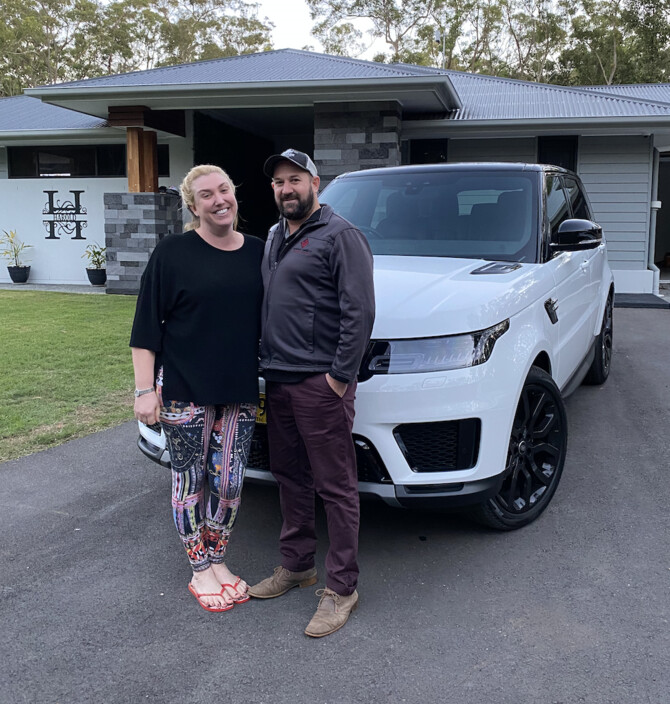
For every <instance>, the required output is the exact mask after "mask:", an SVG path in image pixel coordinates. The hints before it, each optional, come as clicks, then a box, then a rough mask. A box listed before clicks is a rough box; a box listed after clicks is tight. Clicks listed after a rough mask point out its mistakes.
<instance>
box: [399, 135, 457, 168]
mask: <svg viewBox="0 0 670 704" xmlns="http://www.w3.org/2000/svg"><path fill="white" fill-rule="evenodd" d="M448 141H449V140H447V139H412V140H410V143H409V163H410V164H441V163H445V162H446V161H447V142H448Z"/></svg>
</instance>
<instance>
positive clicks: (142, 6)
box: [0, 0, 272, 95]
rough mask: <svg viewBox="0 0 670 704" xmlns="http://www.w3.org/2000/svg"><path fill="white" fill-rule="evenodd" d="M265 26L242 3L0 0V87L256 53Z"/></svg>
mask: <svg viewBox="0 0 670 704" xmlns="http://www.w3.org/2000/svg"><path fill="white" fill-rule="evenodd" d="M270 29H271V25H270V24H269V23H268V22H267V20H259V19H258V17H257V6H256V5H252V4H248V3H247V2H244V0H177V1H174V0H111V1H110V2H103V0H65V1H63V0H3V2H2V4H0V76H2V83H1V84H0V91H1V94H2V95H15V94H17V93H20V92H21V90H22V89H23V88H24V87H29V86H36V85H43V84H50V83H55V82H59V81H67V80H79V79H82V78H91V77H96V76H101V75H107V74H110V73H123V72H127V71H135V70H141V69H149V68H153V67H155V66H163V65H171V64H176V63H187V62H191V61H197V60H201V59H213V58H218V57H221V56H233V55H236V54H240V53H249V52H254V51H263V50H266V49H270V48H272V47H271V43H270Z"/></svg>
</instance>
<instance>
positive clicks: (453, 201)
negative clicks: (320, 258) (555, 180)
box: [319, 171, 538, 262]
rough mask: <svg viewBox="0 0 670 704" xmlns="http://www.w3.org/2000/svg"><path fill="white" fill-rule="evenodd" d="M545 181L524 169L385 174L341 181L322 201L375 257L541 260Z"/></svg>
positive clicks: (332, 186)
mask: <svg viewBox="0 0 670 704" xmlns="http://www.w3.org/2000/svg"><path fill="white" fill-rule="evenodd" d="M537 182H538V177H537V174H536V173H534V172H529V173H523V172H519V171H494V172H488V173H485V172H476V171H470V172H463V171H461V172H459V171H442V172H439V171H434V172H430V171H426V172H416V173H390V174H379V173H378V172H377V173H376V174H374V175H372V174H371V175H370V176H365V175H356V176H355V177H352V178H347V177H344V178H341V179H339V180H336V181H334V182H333V183H331V184H330V185H329V186H328V187H327V188H326V189H325V190H324V191H323V193H322V194H321V196H320V197H319V200H320V201H321V202H322V203H328V204H329V205H330V206H331V207H332V208H333V209H334V210H335V212H337V213H339V214H340V215H341V216H342V217H344V218H346V219H347V220H349V221H350V222H352V223H354V225H356V226H357V227H358V228H359V229H360V230H361V231H362V232H363V233H364V234H365V236H366V237H367V239H368V242H369V243H370V247H371V249H372V252H373V254H389V255H396V256H424V257H462V258H466V259H487V260H494V261H512V262H535V261H537V260H536V255H537V235H536V233H537V217H536V216H535V215H534V214H535V213H537V212H538V208H537V189H536V188H535V184H536V183H537Z"/></svg>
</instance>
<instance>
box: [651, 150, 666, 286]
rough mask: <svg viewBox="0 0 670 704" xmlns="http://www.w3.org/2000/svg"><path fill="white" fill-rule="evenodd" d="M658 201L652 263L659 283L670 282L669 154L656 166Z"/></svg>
mask: <svg viewBox="0 0 670 704" xmlns="http://www.w3.org/2000/svg"><path fill="white" fill-rule="evenodd" d="M658 199H659V200H660V201H661V203H662V206H663V207H662V208H661V209H660V210H659V211H658V214H657V215H656V248H655V251H654V262H655V263H656V266H658V267H659V268H660V269H661V281H663V282H665V281H670V154H661V158H660V162H659V165H658Z"/></svg>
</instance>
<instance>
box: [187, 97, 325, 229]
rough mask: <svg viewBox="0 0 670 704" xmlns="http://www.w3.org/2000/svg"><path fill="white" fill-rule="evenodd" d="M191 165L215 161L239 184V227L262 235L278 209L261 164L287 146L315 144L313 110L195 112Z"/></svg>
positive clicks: (310, 146)
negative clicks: (192, 159)
mask: <svg viewBox="0 0 670 704" xmlns="http://www.w3.org/2000/svg"><path fill="white" fill-rule="evenodd" d="M193 128H194V134H193V148H194V152H193V158H194V161H193V163H194V164H216V165H217V166H220V167H221V168H222V169H224V170H225V171H226V172H227V173H228V174H229V175H230V177H231V179H232V180H233V183H234V184H235V185H236V187H237V191H236V196H237V201H238V203H239V213H240V224H239V229H240V230H241V231H242V232H246V233H247V234H250V235H255V236H257V237H261V238H263V239H265V237H266V236H267V232H268V229H269V228H270V227H271V226H272V225H273V224H274V223H275V222H277V217H278V215H277V209H276V207H275V203H274V198H273V195H272V189H271V186H270V181H269V179H268V177H267V176H265V174H264V173H263V164H264V163H265V160H266V159H267V158H268V157H269V156H271V155H272V154H276V153H279V152H281V151H283V150H284V149H286V148H287V147H294V148H296V149H301V150H304V151H306V152H308V153H311V152H312V151H313V149H314V111H313V110H312V109H309V110H305V109H297V108H294V109H290V108H288V109H276V110H269V109H260V108H258V109H253V110H252V109H246V110H243V109H237V110H232V109H231V110H207V111H200V112H197V113H196V114H195V116H194V124H193Z"/></svg>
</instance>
